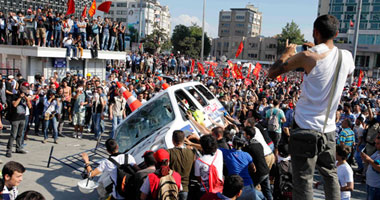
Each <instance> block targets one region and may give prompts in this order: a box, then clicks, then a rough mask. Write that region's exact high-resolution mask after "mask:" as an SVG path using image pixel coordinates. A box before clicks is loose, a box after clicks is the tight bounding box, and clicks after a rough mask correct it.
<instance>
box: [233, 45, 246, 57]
mask: <svg viewBox="0 0 380 200" xmlns="http://www.w3.org/2000/svg"><path fill="white" fill-rule="evenodd" d="M243 48H244V45H243V41H241V42H240V45H239V48H238V50H237V51H236V55H235V58H237V57H239V55H240V54H241V52H242V51H243Z"/></svg>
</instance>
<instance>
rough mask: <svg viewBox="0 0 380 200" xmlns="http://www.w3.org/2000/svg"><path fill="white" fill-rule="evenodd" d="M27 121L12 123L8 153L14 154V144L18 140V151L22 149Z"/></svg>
mask: <svg viewBox="0 0 380 200" xmlns="http://www.w3.org/2000/svg"><path fill="white" fill-rule="evenodd" d="M24 126H25V119H23V120H15V121H12V122H11V136H10V137H9V140H8V145H7V151H8V152H11V153H12V147H13V142H14V141H15V140H16V151H20V150H21V149H22V132H23V131H24Z"/></svg>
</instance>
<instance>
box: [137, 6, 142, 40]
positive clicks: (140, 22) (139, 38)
mask: <svg viewBox="0 0 380 200" xmlns="http://www.w3.org/2000/svg"><path fill="white" fill-rule="evenodd" d="M142 4H143V0H140V16H139V35H138V36H137V43H138V45H140V40H141V31H142V30H141V29H142Z"/></svg>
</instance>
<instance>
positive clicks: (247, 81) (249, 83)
mask: <svg viewBox="0 0 380 200" xmlns="http://www.w3.org/2000/svg"><path fill="white" fill-rule="evenodd" d="M244 84H245V85H246V86H249V85H251V84H252V81H251V79H249V78H246V79H244Z"/></svg>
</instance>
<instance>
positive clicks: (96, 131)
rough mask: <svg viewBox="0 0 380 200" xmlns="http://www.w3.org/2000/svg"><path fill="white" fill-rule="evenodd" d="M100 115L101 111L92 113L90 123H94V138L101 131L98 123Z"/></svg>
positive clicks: (100, 119)
mask: <svg viewBox="0 0 380 200" xmlns="http://www.w3.org/2000/svg"><path fill="white" fill-rule="evenodd" d="M101 116H102V114H101V113H94V114H93V115H92V120H93V122H92V123H93V124H94V131H95V137H96V138H97V137H98V136H99V135H100V132H101V124H100V121H102V118H101Z"/></svg>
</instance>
